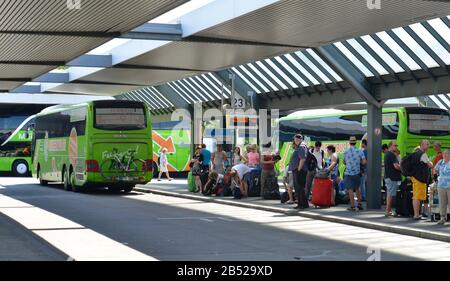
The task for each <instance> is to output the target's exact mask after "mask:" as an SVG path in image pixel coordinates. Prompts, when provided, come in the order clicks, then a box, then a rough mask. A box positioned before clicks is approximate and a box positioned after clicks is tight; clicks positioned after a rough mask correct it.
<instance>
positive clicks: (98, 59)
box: [67, 55, 113, 67]
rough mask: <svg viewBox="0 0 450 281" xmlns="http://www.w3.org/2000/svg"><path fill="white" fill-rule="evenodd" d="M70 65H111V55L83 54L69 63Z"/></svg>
mask: <svg viewBox="0 0 450 281" xmlns="http://www.w3.org/2000/svg"><path fill="white" fill-rule="evenodd" d="M67 65H68V66H80V67H111V66H112V65H113V64H112V56H111V55H82V56H81V57H78V58H76V59H74V60H72V61H70V62H68V63H67Z"/></svg>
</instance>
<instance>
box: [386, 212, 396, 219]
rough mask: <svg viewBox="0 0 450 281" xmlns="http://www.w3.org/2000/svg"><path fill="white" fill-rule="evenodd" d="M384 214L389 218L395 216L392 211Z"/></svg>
mask: <svg viewBox="0 0 450 281" xmlns="http://www.w3.org/2000/svg"><path fill="white" fill-rule="evenodd" d="M384 216H385V217H387V218H389V217H393V216H394V214H393V213H392V212H386V213H385V214H384Z"/></svg>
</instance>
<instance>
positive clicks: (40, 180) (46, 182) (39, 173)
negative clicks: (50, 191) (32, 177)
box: [38, 168, 48, 186]
mask: <svg viewBox="0 0 450 281" xmlns="http://www.w3.org/2000/svg"><path fill="white" fill-rule="evenodd" d="M38 175H39V184H40V185H43V186H47V185H48V181H46V180H43V179H42V172H41V169H40V168H38Z"/></svg>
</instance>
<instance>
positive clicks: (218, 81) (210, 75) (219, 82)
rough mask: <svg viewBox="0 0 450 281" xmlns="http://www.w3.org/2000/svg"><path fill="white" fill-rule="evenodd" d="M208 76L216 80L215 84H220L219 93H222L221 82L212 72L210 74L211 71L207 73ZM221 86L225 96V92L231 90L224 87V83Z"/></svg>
mask: <svg viewBox="0 0 450 281" xmlns="http://www.w3.org/2000/svg"><path fill="white" fill-rule="evenodd" d="M208 76H209V78H211V79H212V80H214V81H216V83H217V84H219V85H221V86H220V87H219V88H220V93H222V84H223V83H222V82H221V81H220V80H219V79H217V77H216V76H214V74H212V73H211V72H210V73H208ZM223 88H224V89H225V96H227V93H228V94H230V93H231V91H230V90H229V89H228V88H227V87H226V85H224V87H223Z"/></svg>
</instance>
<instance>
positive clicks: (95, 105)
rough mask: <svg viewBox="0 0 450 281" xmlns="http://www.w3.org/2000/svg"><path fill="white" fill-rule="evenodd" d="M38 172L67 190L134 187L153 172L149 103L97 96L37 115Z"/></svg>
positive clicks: (35, 168) (42, 179) (35, 150)
mask: <svg viewBox="0 0 450 281" xmlns="http://www.w3.org/2000/svg"><path fill="white" fill-rule="evenodd" d="M32 147H33V158H32V164H33V165H32V170H33V176H34V177H36V178H38V179H39V181H40V183H41V185H47V184H48V182H63V183H64V188H65V189H66V190H74V191H82V190H84V189H87V188H95V187H102V188H103V187H107V188H109V189H112V190H124V191H125V192H129V191H131V190H132V189H133V187H134V186H135V185H136V184H146V183H148V182H149V181H150V180H151V178H152V167H153V161H152V154H153V152H152V126H151V120H150V113H149V110H148V108H147V106H146V105H144V103H141V102H136V101H119V100H108V101H93V102H87V103H82V104H77V105H62V106H55V107H50V108H47V109H45V110H43V111H42V112H41V113H39V114H38V115H37V116H36V120H35V134H34V138H33V146H32Z"/></svg>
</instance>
